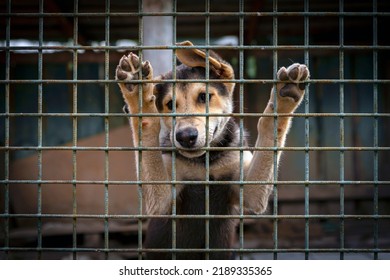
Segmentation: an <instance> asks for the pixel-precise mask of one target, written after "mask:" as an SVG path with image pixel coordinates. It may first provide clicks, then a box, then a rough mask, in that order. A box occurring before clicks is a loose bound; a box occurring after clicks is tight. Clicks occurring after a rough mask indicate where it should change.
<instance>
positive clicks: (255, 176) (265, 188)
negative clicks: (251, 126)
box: [244, 63, 310, 213]
mask: <svg viewBox="0 0 390 280" xmlns="http://www.w3.org/2000/svg"><path fill="white" fill-rule="evenodd" d="M309 75H310V74H309V70H308V68H307V67H306V66H305V65H302V64H298V63H295V64H292V65H290V66H289V67H288V68H287V69H286V68H285V67H282V68H281V69H280V70H279V71H278V73H277V78H278V80H280V82H278V83H277V84H276V94H277V96H276V103H277V104H276V106H275V105H274V100H275V97H274V94H275V89H274V88H273V89H272V91H271V96H270V100H269V102H268V105H267V107H266V108H265V111H264V113H274V111H275V107H276V108H277V113H293V112H294V111H295V110H296V108H297V107H298V105H299V104H300V103H301V101H302V99H303V96H304V93H305V85H304V84H303V82H304V81H306V80H307V79H308V78H309ZM291 119H292V117H290V116H285V117H278V118H277V125H278V127H277V146H278V147H284V144H285V141H286V136H287V133H288V130H289V128H290V125H291ZM257 129H258V137H257V141H256V147H259V148H262V147H273V146H274V142H275V139H274V117H261V118H260V119H259V122H258V124H257ZM280 155H281V152H280V151H279V152H278V153H277V163H278V162H279V158H280ZM274 170H275V169H274V152H273V151H255V152H254V154H253V158H252V161H251V162H250V164H249V167H248V169H247V172H246V176H245V180H246V181H268V180H272V179H273V178H274ZM271 192H272V186H271V185H247V186H245V187H244V205H245V208H247V209H249V210H251V211H253V212H255V213H262V212H264V211H265V210H266V208H267V203H268V197H269V195H270V194H271Z"/></svg>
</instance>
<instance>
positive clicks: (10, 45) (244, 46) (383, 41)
mask: <svg viewBox="0 0 390 280" xmlns="http://www.w3.org/2000/svg"><path fill="white" fill-rule="evenodd" d="M63 2H66V3H63ZM95 2H96V1H87V0H74V1H73V2H72V1H62V2H61V1H56V0H37V1H33V2H30V1H12V0H6V1H4V3H2V4H0V7H1V8H0V13H1V18H2V21H1V26H2V28H1V34H2V35H1V36H2V44H1V46H0V56H1V65H2V67H1V73H2V80H1V81H0V84H1V92H2V94H1V96H2V97H1V103H0V104H1V109H0V110H1V111H0V119H1V122H0V126H1V132H0V137H1V138H0V141H1V142H2V145H1V148H0V149H1V154H2V158H3V159H2V162H3V163H4V166H2V172H3V174H2V175H3V176H2V178H0V179H1V184H2V187H1V193H0V198H1V204H2V206H1V207H0V210H1V212H0V221H1V226H0V229H1V235H2V238H1V240H2V241H0V258H1V259H13V258H26V259H29V258H34V259H35V258H39V259H46V258H73V259H78V258H82V257H83V256H84V257H86V258H101V259H109V258H112V259H115V258H138V259H142V258H143V253H144V252H145V251H147V250H153V249H145V248H144V247H143V234H144V229H145V224H146V223H147V219H148V218H151V217H159V216H152V215H146V214H145V212H144V209H143V204H142V197H143V192H142V185H143V184H144V183H145V182H143V181H140V180H137V179H136V177H128V176H127V175H126V174H125V173H124V174H125V175H123V176H122V175H120V176H119V175H118V176H116V175H115V176H114V175H113V172H115V169H116V168H118V165H117V159H116V158H113V155H118V154H124V155H125V158H126V159H127V161H124V162H122V165H123V164H125V163H126V162H130V161H131V160H132V158H131V156H130V155H131V154H133V153H134V152H136V151H139V152H140V160H139V161H138V162H137V163H136V164H137V165H138V172H142V170H141V168H140V161H141V160H142V151H148V150H163V149H165V150H168V151H170V152H172V155H173V162H172V167H173V168H172V169H173V172H172V178H173V180H172V181H171V182H169V183H170V184H171V185H172V195H173V197H175V196H176V188H175V186H176V185H177V184H179V183H180V184H197V183H203V184H206V189H208V187H209V186H210V185H211V184H221V183H226V182H219V181H211V180H209V179H210V178H209V176H208V175H207V176H206V178H205V180H204V181H202V182H179V181H176V179H175V178H176V175H175V149H174V148H161V147H142V146H141V147H140V148H134V147H133V146H131V145H130V142H129V143H128V145H127V144H123V143H126V142H120V144H115V143H113V142H114V140H113V139H114V136H113V133H114V128H117V127H121V126H122V125H124V122H125V121H126V120H125V119H126V118H125V115H124V114H123V113H122V112H121V106H122V100H121V97H120V94H119V90H118V88H117V86H116V82H115V80H114V71H115V66H116V64H117V63H118V61H119V58H120V57H121V55H122V54H123V52H124V50H131V51H138V52H139V54H140V55H141V56H143V53H144V52H145V51H149V50H164V51H168V52H170V53H171V54H174V53H175V51H176V50H177V49H178V48H180V47H178V46H176V45H175V43H176V42H177V41H178V40H179V39H183V40H185V39H189V38H190V39H193V40H194V42H195V43H196V47H199V48H202V49H205V50H206V52H207V53H208V52H209V51H210V50H214V51H216V52H221V53H223V54H224V55H226V56H227V57H228V59H229V60H230V61H231V62H232V65H233V66H234V68H235V70H236V78H235V82H236V93H235V96H236V97H235V102H236V108H235V112H234V113H233V114H231V116H233V117H235V118H236V119H237V120H238V122H239V125H240V130H241V135H243V134H244V133H245V131H244V124H245V126H246V127H248V129H249V130H250V131H251V132H252V135H256V129H255V127H256V125H255V123H256V122H257V119H258V118H259V117H261V116H263V114H262V113H261V112H262V109H263V107H264V106H265V103H264V102H265V100H266V99H265V98H268V97H267V96H264V95H263V94H258V95H256V94H254V93H256V92H259V93H263V92H264V93H267V95H268V93H269V89H270V88H271V87H272V85H273V84H274V83H275V82H276V76H275V75H276V74H272V73H276V72H277V69H278V68H279V67H280V66H282V65H284V64H287V63H289V62H290V61H291V60H299V61H300V62H302V63H305V64H306V65H308V66H309V68H311V69H312V75H311V79H310V81H309V85H308V86H307V94H306V95H305V99H304V102H303V104H302V105H301V108H300V111H298V112H296V113H294V114H293V116H294V124H293V127H292V130H291V132H290V137H291V138H292V140H291V141H289V142H287V146H286V147H284V148H277V147H272V148H269V149H268V150H271V151H274V154H275V161H276V154H277V152H278V151H279V150H282V151H284V163H282V166H281V171H280V172H279V178H278V176H277V175H276V173H275V176H274V178H273V179H272V180H271V181H269V182H263V183H269V184H272V185H273V186H274V187H273V195H272V201H271V202H270V209H271V210H269V211H268V212H267V213H265V214H263V215H248V214H246V213H244V211H243V206H242V203H243V202H242V200H243V198H242V196H241V198H240V201H241V211H240V214H239V215H234V216H224V217H215V216H211V215H209V212H208V209H207V207H206V215H204V216H200V217H198V216H194V217H187V216H181V215H177V214H176V211H175V208H174V209H173V212H172V213H173V214H172V215H171V216H170V218H172V221H173V230H175V226H176V224H175V221H176V220H177V219H181V218H193V219H203V220H204V221H205V223H206V236H207V235H208V234H209V232H208V223H209V221H210V220H211V219H226V218H230V219H237V220H239V227H238V229H237V236H238V241H237V244H236V247H235V248H232V249H229V248H226V249H223V250H230V251H233V252H235V253H236V256H237V258H240V259H247V258H271V259H278V258H285V259H295V258H300V259H316V258H337V259H344V258H358V259H388V258H389V256H390V254H389V253H390V238H389V235H388V230H390V223H389V218H390V210H389V209H390V200H389V198H390V191H389V184H390V177H389V172H388V171H389V168H390V163H389V156H390V146H389V142H388V140H387V139H389V138H388V137H390V135H389V132H388V130H386V129H387V128H388V127H389V124H390V106H389V104H390V102H389V90H390V88H389V83H390V72H389V70H388V69H387V68H386V66H387V65H388V63H389V61H390V55H389V54H390V52H389V50H390V41H389V39H388V36H387V35H386V34H385V33H386V32H385V28H386V27H387V26H388V23H389V17H390V4H389V3H388V1H380V0H372V1H368V2H367V1H357V2H356V1H354V3H349V2H348V1H346V2H345V1H343V0H340V1H338V2H336V1H333V2H332V3H329V1H309V0H301V1H298V0H296V1H284V0H272V1H271V0H267V1H251V0H237V1H236V0H229V1H215V0H205V1H204V3H203V2H202V5H201V4H200V3H196V4H192V3H191V1H187V0H172V1H167V2H170V3H171V4H172V7H171V11H145V9H144V6H145V3H146V2H148V1H142V0H139V1H138V2H137V1H127V2H129V3H122V2H123V1H115V0H112V1H110V0H106V1H98V2H99V3H95ZM152 2H153V1H152ZM154 2H159V1H154ZM347 2H348V3H347ZM363 2H364V3H363ZM151 17H157V18H158V17H165V18H170V19H171V27H170V28H171V32H172V36H173V41H172V44H168V45H146V44H145V43H144V40H145V36H148V35H149V34H145V33H144V23H145V20H147V19H148V18H151ZM227 35H229V36H233V37H224V36H227ZM220 37H224V38H225V39H226V38H230V39H231V38H233V43H232V42H231V41H229V44H224V43H221V41H217V40H216V38H220ZM128 38H131V39H133V42H135V43H134V44H133V43H131V42H130V43H129V42H125V43H122V44H119V43H118V41H119V40H121V39H128ZM178 38H179V39H178ZM22 39H24V41H22ZM172 57H173V58H172V59H171V61H169V64H170V65H171V67H172V68H173V69H175V67H176V60H175V58H174V55H173V56H172ZM263 65H264V69H266V70H264V71H263V70H261V71H259V70H258V69H259V68H260V67H262V68H263ZM259 72H261V74H259ZM264 75H265V76H264ZM267 75H268V76H267ZM144 82H145V81H139V83H144ZM169 82H172V83H174V84H175V83H176V82H177V81H176V80H175V79H173V80H172V81H169ZM204 82H205V83H206V84H208V83H209V80H208V79H206V80H205V81H204ZM256 88H267V90H257V89H256ZM128 116H129V117H134V118H142V117H143V116H145V114H142V113H140V114H135V115H128ZM172 116H173V117H174V118H173V119H175V116H177V114H176V113H175V112H173V113H172ZM209 116H210V114H209V112H208V110H207V113H206V118H208V117H209ZM156 117H158V115H157V116H156ZM269 117H273V118H274V119H275V122H277V118H278V115H273V114H272V115H270V116H269ZM126 131H128V128H127V127H126ZM139 131H140V132H141V130H139ZM126 133H127V132H126ZM126 133H125V134H120V138H121V139H122V137H123V135H126V136H127V137H128V138H129V139H130V134H126ZM275 133H277V132H276V131H275ZM96 134H99V135H101V137H100V138H99V140H96V139H95V138H94V139H95V140H94V141H92V140H91V141H92V142H83V139H86V138H87V137H94V136H93V135H96ZM118 135H119V134H118ZM274 135H276V134H274ZM115 137H116V136H115ZM118 137H119V136H118ZM140 138H141V139H142V135H140ZM88 139H90V138H88ZM115 139H116V138H115ZM115 141H116V140H115ZM129 141H130V140H129ZM205 149H206V154H207V155H208V153H209V151H210V149H211V148H210V147H205ZM255 149H256V148H244V147H241V148H239V149H238V150H239V151H240V152H241V163H242V162H243V151H244V150H251V151H253V150H255ZM257 149H258V148H257ZM264 150H267V149H266V148H264ZM88 155H91V160H90V161H89V162H87V163H81V161H82V160H84V159H85V158H86V157H87V156H88ZM95 155H98V156H97V157H98V159H96V158H94V156H95ZM206 158H208V156H206ZM95 160H97V161H99V162H100V163H101V164H100V165H99V168H98V169H95V170H98V173H100V174H95V172H94V170H93V168H95V167H94V166H92V165H93V162H94V161H95ZM22 161H23V164H22V163H21V162H22ZM126 164H129V163H126ZM84 165H85V166H86V167H85V166H84ZM57 166H58V169H66V170H67V171H66V172H67V175H66V176H64V177H61V176H59V177H56V176H54V175H53V173H51V172H54V170H57V168H56V167H57ZM207 166H208V160H206V167H207ZM88 167H89V168H90V169H87V168H88ZM82 168H84V169H85V170H89V171H85V170H84V169H82ZM131 168H132V169H133V170H131V172H133V173H134V172H135V171H134V169H135V166H132V167H131ZM91 169H92V171H91ZM31 170H33V171H31ZM30 171H31V172H32V173H31V172H30ZM28 172H30V173H28ZM92 174H93V175H92ZM134 174H135V173H134ZM284 174H287V175H284ZM241 178H243V171H242V166H241ZM156 183H158V182H156ZM233 183H235V184H238V185H240V186H244V185H245V184H253V183H256V182H246V181H244V180H242V179H241V180H239V181H237V182H233ZM86 188H90V192H88V193H86V194H84V193H83V192H84V189H86ZM116 188H122V189H126V190H129V189H131V193H130V194H129V193H127V192H125V193H123V194H121V193H119V195H118V194H116V195H115V194H113V191H115V189H116ZM60 189H63V190H64V193H62V192H59V193H57V192H58V190H60ZM65 189H66V190H65ZM95 190H96V191H95ZM30 191H32V192H30ZM65 192H66V195H65ZM206 195H208V192H207V190H206ZM65 196H67V197H70V201H71V202H70V204H69V205H67V208H66V209H67V210H66V211H65V210H64V211H62V210H61V209H62V208H61V207H60V206H61V204H62V203H65V202H64V201H65ZM81 196H82V197H81ZM121 196H122V197H121ZM126 196H128V197H126ZM130 196H131V197H130ZM94 199H96V200H99V201H100V202H99V205H98V206H96V205H97V204H96V203H95V202H93V200H94ZM127 199H128V201H131V203H134V205H132V207H133V208H132V209H133V210H132V211H128V209H127V208H126V207H127V206H124V207H125V208H123V209H126V210H123V212H121V211H122V210H118V211H116V212H115V211H114V212H113V211H112V209H113V208H115V205H118V204H120V203H124V205H127V204H126V201H127ZM123 200H124V201H123ZM206 200H207V198H206ZM66 201H68V200H66ZM47 203H52V204H54V205H52V206H47V205H46V204H47ZM83 203H85V204H87V206H86V207H87V210H85V211H84V208H82V207H84V206H80V205H84V204H83ZM129 203H130V202H129ZM27 204H31V205H32V206H31V207H30V208H25V207H24V206H25V205H27ZM50 207H52V208H50ZM57 207H59V208H57ZM173 207H175V203H174V206H173ZM121 209H122V208H121ZM52 221H56V222H54V223H52ZM89 221H94V224H93V226H91V224H90V223H89ZM65 224H66V226H64V225H65ZM248 232H249V233H248ZM174 236H175V235H173V240H172V248H170V249H164V250H165V251H169V252H172V257H173V258H175V253H177V252H181V251H185V250H191V249H185V250H184V249H178V248H176V247H175V238H174ZM207 240H208V239H207V238H206V245H205V248H204V249H202V251H204V252H206V253H207V252H212V251H213V250H216V249H210V248H209V247H208V242H207ZM259 240H260V241H259ZM156 250H157V249H156Z"/></svg>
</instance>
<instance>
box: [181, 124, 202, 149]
mask: <svg viewBox="0 0 390 280" xmlns="http://www.w3.org/2000/svg"><path fill="white" fill-rule="evenodd" d="M197 138H198V130H197V129H196V128H193V127H188V128H185V129H181V130H178V131H177V132H176V141H177V142H179V143H180V145H181V146H182V147H183V148H192V147H193V146H194V145H195V143H196V139H197Z"/></svg>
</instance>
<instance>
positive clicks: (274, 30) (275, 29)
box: [272, 0, 279, 260]
mask: <svg viewBox="0 0 390 280" xmlns="http://www.w3.org/2000/svg"><path fill="white" fill-rule="evenodd" d="M277 10H278V0H273V12H276V11H277ZM272 45H273V46H277V45H278V17H277V16H274V17H272ZM272 69H273V79H274V80H275V81H276V80H277V71H278V50H276V49H275V50H274V51H273V67H272ZM273 86H274V87H273V91H274V100H273V104H274V112H275V113H276V112H277V111H278V100H277V89H276V82H275V83H274V85H273ZM273 135H274V147H277V146H278V137H277V135H278V115H277V113H276V114H275V115H274V131H273ZM277 158H278V152H277V151H274V154H273V159H274V167H273V180H274V181H277V165H278V159H277ZM273 214H274V215H277V214H278V188H277V185H276V184H274V185H273ZM278 222H279V220H278V219H275V220H274V221H273V227H274V233H273V243H274V254H273V258H274V260H277V259H278V253H277V249H278V240H279V239H278Z"/></svg>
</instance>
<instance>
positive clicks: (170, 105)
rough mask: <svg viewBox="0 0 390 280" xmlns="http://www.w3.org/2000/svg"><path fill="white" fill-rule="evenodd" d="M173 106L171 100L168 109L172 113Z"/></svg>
mask: <svg viewBox="0 0 390 280" xmlns="http://www.w3.org/2000/svg"><path fill="white" fill-rule="evenodd" d="M172 106H173V104H172V100H170V101H169V102H168V103H167V107H168V109H169V110H171V111H172V108H173V107H172Z"/></svg>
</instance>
